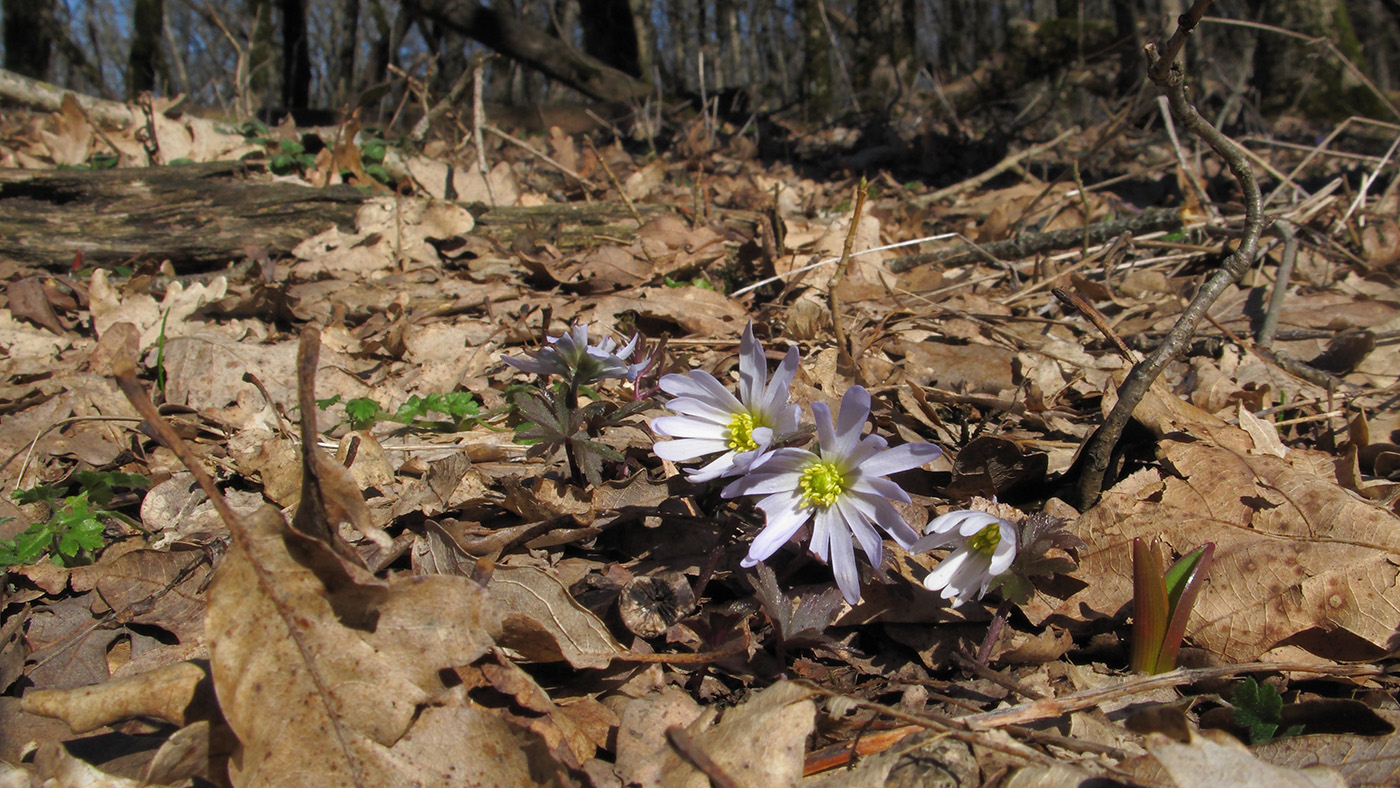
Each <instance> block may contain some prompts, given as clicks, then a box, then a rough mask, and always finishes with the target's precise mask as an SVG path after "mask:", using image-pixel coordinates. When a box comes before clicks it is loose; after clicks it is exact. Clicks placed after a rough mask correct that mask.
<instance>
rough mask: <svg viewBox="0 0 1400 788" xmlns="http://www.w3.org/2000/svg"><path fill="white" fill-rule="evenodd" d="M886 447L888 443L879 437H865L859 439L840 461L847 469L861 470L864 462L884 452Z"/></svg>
mask: <svg viewBox="0 0 1400 788" xmlns="http://www.w3.org/2000/svg"><path fill="white" fill-rule="evenodd" d="M888 445H890V444H889V442H888V441H886V440H885V439H884V438H882V437H880V436H879V435H866V436H865V437H864V438H861V439H860V442H859V443H857V444H856V446H855V448H854V449H852V450H851V451H850V452H849V453H848V454H846V455H844V456H843V458H842V461H843V462H844V463H845V464H846V466H847V467H849V468H856V469H857V470H863V468H862V466H863V465H864V464H865V461H866V460H867V459H869V458H871V457H873V456H875V455H876V454H879V453H880V452H882V451H884V450H885V447H886V446H888Z"/></svg>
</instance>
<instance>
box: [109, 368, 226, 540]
mask: <svg viewBox="0 0 1400 788" xmlns="http://www.w3.org/2000/svg"><path fill="white" fill-rule="evenodd" d="M112 377H114V378H116V379H117V386H118V387H119V388H120V389H121V390H122V393H123V394H125V395H126V399H127V401H128V402H130V403H131V407H133V408H136V412H137V413H139V414H141V418H142V419H144V420H145V421H146V426H148V427H150V428H151V431H152V432H154V433H155V434H156V437H157V438H159V439H160V442H161V443H164V444H165V447H166V448H167V449H170V451H172V452H174V454H175V456H176V457H177V458H178V459H179V460H180V462H181V463H183V464H184V466H185V467H186V468H188V469H189V471H190V473H191V474H193V475H194V480H195V481H196V482H197V483H198V484H199V487H200V489H202V490H204V494H205V495H207V496H209V502H210V503H212V504H214V510H215V511H217V512H218V513H219V518H220V519H222V520H223V521H224V523H226V524H227V525H228V527H229V528H230V529H231V530H232V532H233V535H234V537H235V538H243V537H245V534H242V533H240V532H239V529H238V527H237V525H236V524H237V523H239V522H241V520H239V519H238V515H237V514H236V513H234V511H233V509H232V508H231V507H230V506H229V505H228V501H227V500H225V499H224V494H223V493H222V492H220V491H219V488H218V487H216V486H215V485H214V479H213V478H212V477H211V476H210V475H209V472H208V471H206V470H204V464H203V463H202V462H200V460H199V458H198V457H196V456H195V453H194V452H193V451H192V450H191V449H190V447H189V444H187V443H185V442H184V441H183V440H181V439H180V436H179V435H178V434H177V433H176V432H175V428H174V427H171V426H170V423H169V422H167V421H166V420H165V419H164V418H163V417H162V416H161V415H160V411H158V410H156V406H155V403H153V402H151V398H150V397H149V396H147V394H146V389H145V387H144V386H142V385H141V383H140V382H139V381H137V380H136V365H135V364H133V363H132V361H131V359H129V358H117V359H115V360H113V361H112Z"/></svg>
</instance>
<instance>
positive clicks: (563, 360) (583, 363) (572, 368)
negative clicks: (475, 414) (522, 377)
mask: <svg viewBox="0 0 1400 788" xmlns="http://www.w3.org/2000/svg"><path fill="white" fill-rule="evenodd" d="M546 340H547V341H548V342H549V344H548V345H547V346H545V347H543V348H540V349H539V350H538V351H537V352H534V353H531V354H530V357H529V358H517V357H515V356H504V357H502V359H501V360H502V361H504V362H506V363H507V364H509V365H511V366H512V367H515V368H516V369H519V370H524V371H525V372H534V373H535V374H537V375H559V376H560V377H562V378H565V379H567V380H571V381H574V382H575V384H576V385H580V386H587V385H590V384H593V383H597V382H598V381H600V380H602V379H603V378H623V379H625V380H629V381H630V380H636V379H637V375H638V374H640V373H641V371H642V369H643V368H644V367H646V362H642V363H640V364H628V363H627V358H628V357H629V356H631V355H632V352H633V351H634V350H636V349H637V336H636V335H635V334H634V335H633V336H632V339H631V341H629V342H628V343H627V344H626V345H623V346H622V347H621V348H619V347H618V346H617V340H615V339H613V338H612V337H603V338H602V339H600V340H598V344H597V345H590V344H588V325H587V324H586V323H575V324H573V325H572V326H570V327H569V330H568V331H566V332H564V333H563V334H560V335H559V336H557V337H546Z"/></svg>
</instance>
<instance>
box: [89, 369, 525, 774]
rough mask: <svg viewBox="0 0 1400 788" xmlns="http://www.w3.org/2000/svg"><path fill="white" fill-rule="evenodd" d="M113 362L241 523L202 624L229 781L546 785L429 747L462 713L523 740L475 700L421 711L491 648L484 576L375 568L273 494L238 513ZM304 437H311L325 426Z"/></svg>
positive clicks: (506, 739)
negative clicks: (377, 574) (290, 521)
mask: <svg viewBox="0 0 1400 788" xmlns="http://www.w3.org/2000/svg"><path fill="white" fill-rule="evenodd" d="M114 368H115V369H114V372H115V374H116V377H117V380H118V383H119V385H120V386H121V388H122V389H123V391H124V392H125V393H126V394H127V396H128V398H129V399H131V400H132V403H133V405H135V406H136V408H137V410H138V411H139V412H140V413H141V414H142V416H144V417H145V418H146V419H147V421H148V423H149V424H150V425H151V427H152V429H154V430H155V431H156V433H157V434H158V435H159V437H160V438H161V439H162V440H163V441H164V442H165V443H166V444H167V445H168V446H170V448H171V449H172V451H174V452H175V454H176V456H177V457H179V458H180V459H181V460H182V461H183V462H185V463H186V465H187V467H188V468H189V469H190V471H191V473H192V474H194V476H195V478H196V480H197V481H198V483H199V484H200V486H201V487H202V488H204V490H205V492H206V493H207V494H208V495H209V496H210V499H211V501H212V502H213V503H214V506H215V508H216V509H218V511H219V512H220V515H221V516H222V517H223V518H224V520H225V522H226V523H227V524H228V526H229V530H230V532H231V534H232V536H233V543H232V546H231V547H230V549H229V552H228V554H227V555H226V557H225V558H224V561H223V562H222V563H221V564H220V565H219V568H218V570H217V571H216V573H215V579H214V582H213V584H212V585H211V588H210V590H209V614H208V618H207V621H206V632H207V635H208V639H209V643H210V651H211V666H212V671H213V676H214V686H215V690H216V692H217V694H218V698H219V701H220V704H221V707H222V710H223V712H224V715H225V718H226V719H227V720H228V723H229V726H230V728H232V730H233V731H234V733H235V735H236V736H237V738H238V741H239V745H238V747H237V748H236V750H235V752H234V754H233V757H232V758H231V759H230V762H229V777H230V779H231V782H232V783H233V785H235V786H240V787H241V786H253V785H256V786H282V785H289V786H291V785H296V786H300V785H302V784H306V783H308V782H313V783H314V784H317V785H355V786H371V785H372V786H399V785H404V786H408V785H426V784H432V785H463V786H465V785H500V786H514V785H533V784H537V782H538V781H537V780H536V779H534V778H533V777H532V775H533V774H536V773H539V770H538V769H532V768H531V767H532V766H539V764H530V763H528V762H522V761H519V760H512V759H494V760H493V759H490V758H487V759H482V760H485V761H489V762H490V767H489V768H484V770H483V769H478V770H471V769H459V768H457V767H456V764H455V761H456V760H457V753H455V752H453V751H452V750H451V749H443V748H439V749H424V747H423V743H424V742H429V741H439V740H443V739H451V738H452V737H453V736H454V733H459V734H460V733H461V732H454V730H452V728H451V726H452V725H455V724H461V725H463V726H468V727H472V728H473V729H474V730H478V732H480V731H481V730H485V731H488V732H487V733H485V734H483V735H484V736H487V737H491V738H489V739H488V740H483V741H482V742H481V749H482V750H483V751H491V752H501V751H502V750H504V749H507V748H510V749H515V750H519V749H521V744H520V742H519V740H518V739H519V737H518V736H516V735H515V734H513V733H509V728H508V726H505V724H504V723H500V724H499V725H494V724H492V723H490V722H484V723H483V722H482V720H480V719H479V717H480V716H481V715H480V713H479V712H475V711H473V710H464V709H458V710H456V711H453V712H443V713H430V712H432V711H433V710H432V709H431V708H429V709H423V707H424V706H426V705H427V704H428V702H429V701H434V700H436V701H442V702H446V701H447V700H449V697H448V696H449V694H450V693H448V691H447V689H446V687H445V686H444V685H443V684H442V682H441V678H440V676H441V675H442V671H443V670H444V669H446V668H450V667H453V666H459V665H465V664H468V663H470V662H472V661H474V660H475V659H476V658H478V657H480V656H481V655H482V654H484V653H485V652H486V651H487V650H488V649H489V648H490V647H491V645H492V641H493V637H494V635H495V633H496V632H497V631H498V629H499V624H498V623H497V614H496V612H495V609H494V608H493V607H491V606H490V605H489V604H488V603H487V600H486V597H485V591H484V590H483V589H482V588H481V587H480V586H479V585H477V584H476V583H474V582H472V581H471V580H468V579H466V578H460V577H448V576H438V577H425V578H410V579H407V580H396V581H394V582H383V581H378V580H376V579H374V578H373V577H372V576H368V574H367V572H365V570H364V569H363V566H362V565H361V564H359V563H358V562H357V561H354V560H348V559H347V558H346V557H345V556H343V555H337V554H335V553H334V552H333V551H332V548H331V547H330V544H328V543H327V542H325V541H322V540H319V539H315V538H313V537H310V536H307V535H306V534H304V533H302V532H300V531H295V530H293V529H291V528H290V527H289V526H288V525H287V523H286V521H285V520H284V519H283V518H282V516H281V514H280V512H279V511H278V510H277V509H276V508H275V507H271V506H267V507H264V508H262V509H260V510H258V511H256V512H254V513H253V514H251V515H250V516H248V517H239V516H238V515H236V514H235V513H233V512H232V510H231V509H230V508H229V507H228V504H227V502H226V501H224V500H223V499H222V495H221V494H220V493H219V491H218V489H217V488H216V487H215V486H214V483H213V480H212V479H211V478H210V477H209V476H208V474H207V473H205V472H204V470H203V468H202V467H201V466H200V465H199V464H198V462H196V461H194V458H193V456H192V453H191V452H190V450H189V448H188V447H187V446H185V445H184V444H183V442H182V441H180V439H179V437H178V436H177V435H175V433H174V431H173V430H172V429H171V428H170V426H169V425H168V424H166V423H165V422H164V421H163V420H162V419H160V417H159V414H157V413H156V412H155V407H154V405H152V404H151V402H150V400H149V398H147V397H146V396H145V392H144V390H142V389H141V387H140V386H139V384H137V382H136V380H135V374H134V366H133V365H132V363H131V362H130V360H129V359H122V360H119V362H118V363H116V364H114ZM306 444H307V445H309V446H314V435H313V436H311V439H310V440H307V441H306ZM315 478H316V477H315V476H314V475H313V474H307V475H306V478H305V480H304V482H305V483H306V484H308V485H311V484H315ZM358 495H359V494H358V491H356V493H355V498H358ZM308 497H311V496H308V495H306V494H305V492H304V494H303V498H304V499H306V498H308ZM349 500H351V501H353V500H354V499H353V498H352V499H349ZM339 503H341V504H344V503H346V502H345V501H340V502H339ZM360 504H361V505H363V504H362V501H361V502H360ZM351 505H353V503H352V504H351ZM325 522H327V521H326V520H322V521H320V524H322V525H323V524H324V523H325ZM420 710H421V714H420ZM415 720H417V722H415ZM423 720H433V722H432V723H426V722H423ZM498 722H499V721H498ZM428 725H431V726H432V727H431V728H429V727H425V726H428ZM502 726H504V727H502ZM508 734H509V735H508ZM463 735H465V734H463ZM400 745H402V746H400ZM544 771H547V769H546V770H544Z"/></svg>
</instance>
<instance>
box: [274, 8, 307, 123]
mask: <svg viewBox="0 0 1400 788" xmlns="http://www.w3.org/2000/svg"><path fill="white" fill-rule="evenodd" d="M281 6H282V9H281V10H282V106H283V107H284V108H285V109H288V110H302V109H306V108H308V107H310V106H311V52H310V45H309V43H308V41H307V37H306V0H281Z"/></svg>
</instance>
